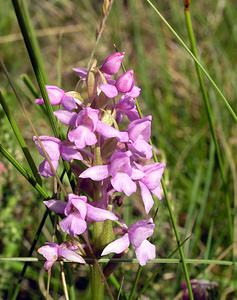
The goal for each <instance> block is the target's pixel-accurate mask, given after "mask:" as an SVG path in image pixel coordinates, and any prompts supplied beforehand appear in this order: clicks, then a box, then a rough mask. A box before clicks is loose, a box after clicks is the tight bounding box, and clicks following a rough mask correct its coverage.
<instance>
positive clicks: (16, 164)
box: [0, 144, 50, 199]
mask: <svg viewBox="0 0 237 300" xmlns="http://www.w3.org/2000/svg"><path fill="white" fill-rule="evenodd" d="M0 153H1V154H2V155H3V156H4V157H5V158H6V159H7V160H8V161H9V162H10V163H11V164H12V165H13V166H14V167H15V168H16V169H17V171H18V172H20V173H21V175H23V177H25V179H26V180H27V181H28V182H29V183H30V184H31V185H32V186H33V187H34V189H35V190H36V191H37V192H38V193H39V194H40V195H41V196H42V197H43V198H44V199H49V198H50V195H49V194H48V192H47V191H46V190H45V189H44V188H43V187H42V186H41V185H40V184H39V183H38V182H37V181H36V179H35V177H34V176H32V174H31V172H29V170H27V169H26V168H24V167H22V166H21V164H19V162H18V161H17V160H16V159H15V158H14V157H13V156H12V155H11V154H10V153H9V152H8V151H7V150H6V149H5V148H4V147H3V146H2V145H1V144H0Z"/></svg>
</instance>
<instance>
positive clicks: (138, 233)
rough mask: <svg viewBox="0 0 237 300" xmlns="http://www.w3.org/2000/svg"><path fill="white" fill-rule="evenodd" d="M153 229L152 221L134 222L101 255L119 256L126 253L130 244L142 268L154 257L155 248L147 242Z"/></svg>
mask: <svg viewBox="0 0 237 300" xmlns="http://www.w3.org/2000/svg"><path fill="white" fill-rule="evenodd" d="M154 228H155V224H154V223H153V220H152V219H149V220H142V221H138V222H136V223H135V224H133V225H131V226H130V227H129V228H128V229H125V232H126V233H125V234H124V235H123V236H122V237H121V238H119V239H117V240H115V241H113V242H112V243H110V244H108V245H107V246H106V247H105V248H104V250H103V252H102V254H101V255H102V256H103V255H107V254H109V253H116V254H120V253H122V252H124V251H126V250H127V249H128V247H129V245H130V244H131V245H132V247H133V249H134V250H135V253H136V257H137V259H138V261H139V263H140V265H141V266H144V265H145V264H146V263H147V261H148V260H149V259H154V258H155V256H156V253H155V252H156V251H155V246H154V245H153V244H151V243H150V242H149V241H148V240H147V238H149V237H150V236H152V234H153V232H154Z"/></svg>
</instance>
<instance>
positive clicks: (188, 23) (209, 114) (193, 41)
mask: <svg viewBox="0 0 237 300" xmlns="http://www.w3.org/2000/svg"><path fill="white" fill-rule="evenodd" d="M187 3H188V4H190V3H189V1H185V4H186V5H185V9H184V14H185V21H186V28H187V31H188V36H189V41H190V46H191V51H192V53H193V55H194V56H195V57H196V58H198V49H197V43H196V38H195V33H194V30H193V25H192V19H191V14H190V5H187ZM194 63H195V69H196V73H197V77H198V81H199V86H200V90H201V94H202V99H203V102H204V106H205V110H206V113H207V118H208V124H209V128H210V131H211V136H212V139H213V142H214V145H215V150H216V154H217V161H218V165H219V169H220V174H221V179H222V182H223V189H224V193H225V201H226V208H227V217H228V225H229V233H230V239H231V240H232V239H233V225H232V216H231V207H230V199H229V196H228V193H227V192H226V191H225V189H226V185H227V183H226V179H225V172H224V164H223V158H222V154H221V149H220V146H219V143H218V140H217V136H216V131H215V122H214V115H213V112H212V108H211V103H210V100H209V97H208V93H207V89H206V87H205V83H204V80H203V76H202V72H201V68H200V66H199V64H198V63H197V62H196V61H195V62H194Z"/></svg>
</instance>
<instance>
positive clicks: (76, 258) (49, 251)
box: [38, 243, 86, 271]
mask: <svg viewBox="0 0 237 300" xmlns="http://www.w3.org/2000/svg"><path fill="white" fill-rule="evenodd" d="M38 252H39V253H40V254H41V255H43V256H44V257H45V258H46V262H45V264H44V268H45V270H46V271H50V270H51V268H52V266H53V264H54V263H55V262H56V261H57V260H58V259H59V258H60V257H62V258H64V259H66V260H69V261H73V262H76V263H79V264H85V263H86V262H85V260H84V259H83V258H82V257H81V255H79V254H77V253H76V252H75V251H73V250H71V249H69V248H67V245H66V244H64V243H63V244H61V245H58V244H56V243H46V245H45V246H42V247H40V248H39V249H38Z"/></svg>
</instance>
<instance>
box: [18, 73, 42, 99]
mask: <svg viewBox="0 0 237 300" xmlns="http://www.w3.org/2000/svg"><path fill="white" fill-rule="evenodd" d="M21 79H22V81H23V82H24V84H25V86H26V87H27V88H28V90H29V91H30V92H31V94H32V96H33V97H35V98H39V96H40V95H39V93H38V92H37V90H36V88H35V86H34V83H33V82H32V81H31V79H30V77H29V76H28V75H27V74H22V75H21Z"/></svg>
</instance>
